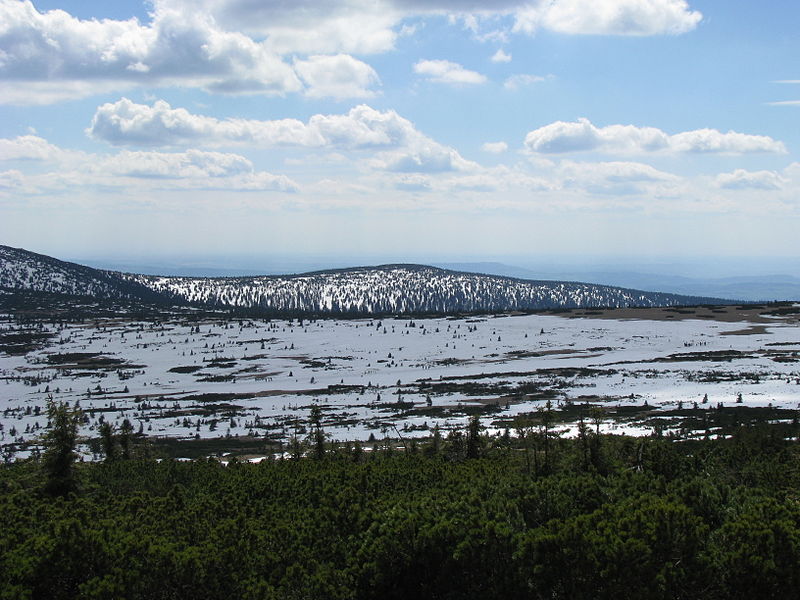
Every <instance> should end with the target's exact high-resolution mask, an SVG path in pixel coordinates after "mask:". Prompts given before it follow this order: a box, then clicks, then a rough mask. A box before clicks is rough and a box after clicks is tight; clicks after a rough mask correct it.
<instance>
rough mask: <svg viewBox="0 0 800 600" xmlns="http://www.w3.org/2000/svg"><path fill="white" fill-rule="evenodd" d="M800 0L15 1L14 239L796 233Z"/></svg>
mask: <svg viewBox="0 0 800 600" xmlns="http://www.w3.org/2000/svg"><path fill="white" fill-rule="evenodd" d="M798 17H800V6H798V5H797V3H796V2H793V1H790V0H775V1H773V2H770V3H769V4H763V3H754V2H752V1H746V0H726V1H722V0H715V1H710V0H709V1H684V0H547V1H544V0H532V1H529V2H520V1H515V0H498V1H496V2H480V3H479V2H475V1H473V0H431V1H425V2H422V0H346V1H344V2H337V3H330V2H322V1H321V0H299V1H297V2H292V3H285V2H271V1H268V0H267V1H264V0H259V1H255V0H192V1H190V0H154V1H153V2H112V3H109V2H90V1H86V0H83V1H81V2H57V1H49V2H34V3H31V2H27V1H25V2H22V1H20V0H0V242H2V243H5V244H10V245H15V246H22V247H25V248H29V249H32V250H35V251H39V252H44V253H49V254H54V255H58V256H66V257H94V258H98V257H104V256H113V257H122V258H126V257H137V256H147V257H157V256H168V255H171V256H176V255H180V256H187V257H191V256H193V255H197V256H199V255H204V256H208V255H217V256H222V257H224V256H243V255H250V256H269V255H275V254H281V255H285V256H288V255H298V256H303V255H314V256H331V257H342V256H347V257H355V258H356V259H357V258H359V257H363V259H364V261H363V262H374V261H375V260H378V259H380V258H387V259H392V260H434V259H438V258H447V259H449V260H456V259H459V258H463V259H469V260H476V259H477V260H482V259H486V260H489V259H492V258H495V257H498V256H511V255H515V256H554V257H559V256H561V257H570V260H578V261H579V260H580V258H581V257H587V260H589V258H590V257H591V258H592V260H596V259H597V257H598V256H610V257H614V256H616V257H620V256H622V257H624V256H629V257H680V258H681V259H684V260H688V259H692V258H695V257H708V256H714V257H723V258H725V257H727V258H729V259H733V260H735V258H736V257H739V256H747V257H753V256H755V257H763V258H764V259H765V260H768V259H770V258H771V257H798V256H800V251H799V250H798V242H797V239H796V235H795V232H796V231H797V230H798V225H800V219H798V214H800V213H799V211H798V202H800V195H799V194H798V191H800V154H799V153H800V127H798V115H800V82H797V80H798V79H800V72H798V70H797V59H798V56H799V55H800V53H799V52H798V50H799V49H800V36H798V35H797V24H798Z"/></svg>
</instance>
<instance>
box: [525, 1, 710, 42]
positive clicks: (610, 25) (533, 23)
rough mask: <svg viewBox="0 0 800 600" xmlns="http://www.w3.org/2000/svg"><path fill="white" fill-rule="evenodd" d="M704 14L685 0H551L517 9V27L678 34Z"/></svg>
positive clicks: (589, 32)
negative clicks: (692, 8)
mask: <svg viewBox="0 0 800 600" xmlns="http://www.w3.org/2000/svg"><path fill="white" fill-rule="evenodd" d="M702 18H703V15H702V14H701V13H700V12H698V11H695V10H691V9H690V8H689V4H688V3H687V2H686V1H685V0H549V1H540V2H534V3H531V4H530V5H528V6H526V7H523V8H520V9H519V10H518V12H517V13H516V23H515V25H514V29H515V30H516V31H523V32H525V33H534V32H535V31H536V30H537V29H539V28H545V29H549V30H552V31H557V32H559V33H569V34H579V35H580V34H583V35H632V36H646V35H662V34H671V35H677V34H682V33H686V32H688V31H691V30H693V29H694V28H696V27H697V25H698V23H699V22H700V21H701V19H702Z"/></svg>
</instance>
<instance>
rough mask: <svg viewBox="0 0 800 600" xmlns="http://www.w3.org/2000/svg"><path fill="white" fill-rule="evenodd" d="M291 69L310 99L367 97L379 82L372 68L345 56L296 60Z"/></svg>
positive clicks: (372, 92) (323, 56)
mask: <svg viewBox="0 0 800 600" xmlns="http://www.w3.org/2000/svg"><path fill="white" fill-rule="evenodd" d="M294 67H295V69H296V71H297V73H298V74H299V75H300V78H301V79H302V80H303V82H304V83H305V84H306V86H307V89H306V95H308V96H310V97H312V98H336V99H342V98H368V97H372V96H374V95H375V92H374V91H372V90H371V89H370V88H372V86H374V85H377V84H378V83H380V79H379V78H378V74H377V73H376V72H375V69H373V68H372V67H370V66H369V65H368V64H367V63H365V62H362V61H360V60H358V59H355V58H353V57H352V56H350V55H348V54H337V55H335V56H326V55H314V56H309V57H308V58H307V59H305V60H296V61H295V63H294Z"/></svg>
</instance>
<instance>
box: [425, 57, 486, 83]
mask: <svg viewBox="0 0 800 600" xmlns="http://www.w3.org/2000/svg"><path fill="white" fill-rule="evenodd" d="M414 72H415V73H416V74H417V75H422V76H423V77H425V78H426V79H428V80H429V81H433V82H436V83H448V84H471V85H474V84H480V83H485V82H486V76H485V75H481V74H480V73H478V72H476V71H470V70H469V69H465V68H464V67H462V66H461V65H460V64H458V63H454V62H451V61H449V60H421V61H419V62H417V63H416V64H415V65H414Z"/></svg>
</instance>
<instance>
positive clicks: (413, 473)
mask: <svg viewBox="0 0 800 600" xmlns="http://www.w3.org/2000/svg"><path fill="white" fill-rule="evenodd" d="M52 410H53V413H52V414H53V416H52V417H51V419H52V424H53V429H52V430H51V431H52V435H51V436H50V437H49V438H48V444H49V445H48V449H47V451H46V452H45V454H44V456H43V458H42V459H41V460H35V459H31V460H27V461H19V462H15V463H11V464H9V465H6V466H3V467H0V597H2V598H30V599H32V600H35V599H39V598H42V599H44V598H47V599H53V598H55V599H61V598H64V599H67V598H82V599H90V598H91V599H99V598H107V599H111V598H114V599H139V598H147V599H167V598H170V599H176V598H177V599H179V598H206V599H210V600H213V599H216V598H220V599H225V600H228V599H230V598H243V599H272V598H275V599H277V598H282V599H283V598H315V599H316V598H325V599H331V600H339V599H341V600H362V599H364V600H366V599H372V598H376V599H377V598H380V599H381V600H391V599H401V598H402V599H408V598H421V599H424V598H442V599H452V600H455V599H462V598H463V599H466V598H484V599H489V600H491V599H495V598H497V599H503V600H509V599H510V598H533V599H539V598H541V599H544V598H548V599H553V598H556V599H559V598H564V599H581V598H600V599H602V598H620V597H625V598H629V599H631V600H633V599H638V598H648V599H650V598H664V599H666V598H670V599H673V598H687V599H691V598H710V599H722V598H787V597H794V596H795V595H796V593H797V589H800V503H798V500H797V499H798V495H797V490H798V489H800V470H799V469H798V466H800V445H798V444H797V443H796V442H794V441H787V440H785V439H784V438H783V437H782V436H778V435H775V434H774V430H773V429H772V428H770V427H768V426H764V427H755V428H747V429H744V428H743V429H741V430H740V431H738V432H737V433H736V435H734V436H733V437H731V438H730V439H723V440H688V441H680V442H675V441H671V440H669V439H667V438H666V437H664V438H658V437H655V436H654V437H651V438H638V439H637V438H627V437H621V436H604V435H600V436H598V435H597V433H596V431H593V428H591V427H586V428H585V430H584V431H583V432H582V434H581V436H582V437H581V438H578V439H575V440H565V439H560V438H558V437H557V436H551V437H549V438H542V437H541V435H540V434H541V432H542V431H544V429H545V427H546V425H547V422H546V419H545V422H538V423H531V424H527V425H521V427H522V429H523V430H524V431H527V435H526V437H525V438H522V439H517V438H511V437H509V436H498V437H490V436H488V435H486V434H482V433H480V431H479V423H478V422H477V421H475V422H474V423H473V424H472V425H471V427H470V431H468V433H467V435H466V436H464V435H461V436H452V435H451V436H448V439H445V440H442V439H437V440H436V442H435V444H436V447H435V448H434V446H433V444H434V442H428V444H422V447H421V448H420V451H419V452H412V451H405V452H403V451H399V450H392V449H390V448H388V447H383V448H382V449H378V448H377V447H375V448H373V449H372V451H370V452H366V451H364V449H363V448H361V446H360V445H357V446H353V445H347V446H342V447H332V445H331V444H327V445H326V446H325V449H324V456H325V460H316V459H314V458H313V457H314V456H315V455H317V452H318V451H317V450H316V449H315V448H314V447H313V446H312V447H311V448H310V451H309V455H310V456H309V457H308V458H298V459H297V460H267V461H264V462H262V463H260V464H250V463H244V462H236V461H232V462H231V463H230V464H229V465H228V466H223V465H222V464H221V463H219V462H217V461H215V460H198V461H195V462H178V461H170V460H164V461H161V462H156V461H152V460H141V459H136V458H133V459H130V460H121V455H117V456H118V458H117V460H113V461H109V462H100V463H79V464H75V463H74V462H73V460H74V455H73V454H72V447H73V446H72V444H73V441H74V438H73V437H72V433H71V432H72V431H73V429H72V427H73V425H72V424H73V423H74V419H75V414H74V413H72V412H71V411H69V410H67V407H64V406H55V405H54V406H53V407H52ZM542 416H546V415H542ZM55 432H58V434H56V433H55ZM48 435H50V434H48ZM595 436H597V439H595ZM545 441H547V445H546V446H545ZM545 452H547V454H548V457H547V458H545ZM476 453H477V454H478V455H479V456H478V457H477V458H467V457H468V456H475V454H476ZM57 457H60V458H58V459H56V458H57ZM67 458H68V459H69V460H66V459H67ZM56 465H58V468H56ZM65 465H68V466H69V468H66V467H65ZM78 474H79V475H80V481H81V486H80V488H79V489H78V488H77V487H75V485H74V482H75V480H76V476H77V475H78ZM67 475H69V477H67ZM54 481H58V482H62V483H63V482H66V481H71V482H72V484H71V485H66V484H64V485H62V486H61V487H59V489H58V495H59V497H57V498H54V497H53V496H52V495H51V493H52V492H53V491H55V490H54V489H53V482H54ZM57 487H58V486H57ZM65 490H70V491H72V492H75V493H67V494H66V495H64V491H65ZM45 492H46V493H45Z"/></svg>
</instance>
